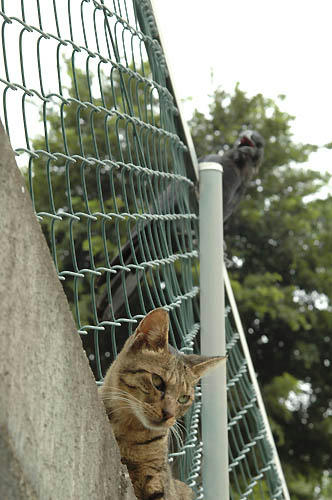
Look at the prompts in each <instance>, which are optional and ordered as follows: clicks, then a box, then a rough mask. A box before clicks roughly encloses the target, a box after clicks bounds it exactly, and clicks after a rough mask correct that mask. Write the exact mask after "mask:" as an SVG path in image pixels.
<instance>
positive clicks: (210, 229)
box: [199, 163, 229, 500]
mask: <svg viewBox="0 0 332 500" xmlns="http://www.w3.org/2000/svg"><path fill="white" fill-rule="evenodd" d="M199 175H200V182H199V185H200V193H199V210H200V218H199V221H200V223H199V228H200V229H199V230H200V301H201V305H200V309H201V352H202V354H204V355H222V356H224V355H225V353H226V342H225V306H224V281H223V262H224V259H223V214H222V166H221V165H219V164H218V163H200V164H199ZM202 437H203V487H204V498H205V500H228V499H229V478H228V435H227V395H226V363H223V364H222V365H221V366H220V367H218V368H217V369H215V370H214V371H212V372H211V374H210V375H207V376H206V377H203V380H202Z"/></svg>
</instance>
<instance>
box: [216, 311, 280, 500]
mask: <svg viewBox="0 0 332 500" xmlns="http://www.w3.org/2000/svg"><path fill="white" fill-rule="evenodd" d="M226 311H227V317H226V342H227V352H228V363H227V403H228V439H229V443H228V445H229V474H230V498H231V500H239V499H245V498H248V499H251V500H258V499H260V500H264V499H270V498H272V499H280V500H281V499H284V498H285V496H284V492H283V487H282V484H281V481H280V478H279V477H278V473H277V470H276V464H275V460H274V457H273V453H272V448H271V445H270V443H269V441H268V437H267V433H266V427H265V424H264V422H263V419H262V415H261V413H260V410H259V408H258V404H257V394H256V391H255V389H254V387H253V385H252V383H251V380H250V376H249V373H248V367H247V362H246V358H245V356H244V353H243V350H242V347H241V342H240V335H239V333H238V332H237V331H236V328H235V325H234V326H233V318H232V311H231V309H230V308H229V307H228V308H227V309H226Z"/></svg>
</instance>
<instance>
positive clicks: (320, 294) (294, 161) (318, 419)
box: [191, 85, 332, 500]
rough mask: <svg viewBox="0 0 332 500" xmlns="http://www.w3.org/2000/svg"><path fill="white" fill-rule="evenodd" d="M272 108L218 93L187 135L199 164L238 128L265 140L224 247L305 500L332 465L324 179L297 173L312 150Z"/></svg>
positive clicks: (272, 412)
mask: <svg viewBox="0 0 332 500" xmlns="http://www.w3.org/2000/svg"><path fill="white" fill-rule="evenodd" d="M281 101H282V99H280V103H276V102H274V101H273V100H271V99H267V98H265V97H264V96H262V95H261V94H258V95H256V96H253V97H248V96H247V95H246V93H245V92H243V91H242V90H241V89H240V88H239V85H237V86H236V87H235V90H234V93H233V94H228V93H226V92H225V91H223V90H222V89H220V88H219V89H217V90H216V91H215V93H214V94H213V96H211V104H210V109H209V114H208V115H204V114H203V113H200V112H199V111H195V113H194V116H193V118H192V120H191V128H192V134H193V138H194V142H195V146H196V149H197V152H198V155H199V156H202V155H206V154H209V153H215V152H218V151H220V150H223V149H225V148H227V147H229V146H231V145H232V143H233V142H234V140H235V139H236V137H237V136H238V134H239V132H240V131H241V129H243V128H247V127H250V128H253V129H256V130H258V131H259V132H260V133H261V134H262V135H263V137H264V138H265V140H266V148H265V160H264V163H263V165H262V167H261V169H260V172H259V175H258V177H257V178H256V179H253V181H252V183H251V186H250V188H249V189H248V191H247V194H246V197H245V199H244V200H243V201H242V203H241V205H240V207H239V209H238V210H237V212H236V213H235V214H233V216H232V217H231V219H230V222H229V224H228V225H227V227H226V228H225V239H226V243H227V254H228V257H229V258H231V259H233V262H234V266H233V267H232V268H231V269H230V276H231V280H232V284H233V287H234V292H235V296H236V299H237V301H238V305H239V309H240V314H241V316H242V321H243V324H244V327H245V328H246V329H247V332H248V342H249V347H250V351H251V355H252V358H253V363H254V366H255V369H256V371H257V373H258V375H259V382H260V384H261V386H262V388H263V395H264V399H265V402H266V407H267V413H268V415H269V418H270V422H271V426H272V430H273V432H274V435H275V438H276V442H277V446H278V449H279V453H280V457H281V462H282V464H283V466H284V468H285V471H286V479H287V482H288V485H289V489H290V494H291V498H292V499H298V500H311V499H312V498H314V492H315V491H316V490H315V487H316V486H317V485H321V484H322V473H323V471H324V470H331V464H332V442H331V423H330V418H331V414H332V396H331V389H330V388H331V385H332V372H331V368H330V362H332V345H331V342H330V335H329V332H331V331H332V305H331V302H330V299H329V297H330V293H331V290H332V254H331V251H330V249H331V248H332V198H331V197H329V198H327V199H325V200H320V199H318V198H317V196H316V195H317V193H318V192H319V189H320V187H321V186H323V185H324V184H325V183H326V181H327V177H326V176H324V175H321V174H319V173H317V172H315V171H312V170H309V169H303V168H301V166H300V163H301V162H304V161H307V160H308V159H309V154H310V153H311V152H314V151H316V150H317V147H316V146H314V145H311V144H296V143H295V142H294V141H293V139H292V133H291V125H292V121H293V120H294V117H293V116H291V115H289V114H287V113H286V112H284V111H282V110H281V109H280V107H279V105H281ZM282 105H283V106H284V103H282ZM317 491H318V490H317ZM317 498H318V497H317ZM321 498H324V497H323V496H322V497H321Z"/></svg>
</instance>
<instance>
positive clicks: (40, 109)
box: [0, 0, 282, 499]
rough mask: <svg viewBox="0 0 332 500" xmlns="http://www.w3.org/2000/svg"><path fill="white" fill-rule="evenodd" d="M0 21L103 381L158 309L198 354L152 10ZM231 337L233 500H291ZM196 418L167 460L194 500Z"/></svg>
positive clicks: (69, 4) (127, 2)
mask: <svg viewBox="0 0 332 500" xmlns="http://www.w3.org/2000/svg"><path fill="white" fill-rule="evenodd" d="M0 24H1V43H2V51H1V56H0V57H1V62H0V68H1V69H0V88H1V95H2V101H3V106H2V113H1V117H2V120H3V122H4V125H5V128H6V131H7V133H8V135H9V138H10V140H11V144H12V146H13V149H14V151H15V152H16V154H17V161H18V164H19V166H20V167H21V168H22V171H23V172H24V175H25V176H26V180H27V183H28V185H29V189H30V194H31V198H32V202H33V206H34V209H35V212H36V215H37V217H38V219H39V220H40V223H41V226H42V229H43V232H44V234H45V237H46V239H47V241H48V243H49V246H50V249H51V252H52V256H53V260H54V264H55V267H56V270H57V272H58V276H59V278H60V280H61V281H62V284H63V287H64V290H65V293H66V295H67V298H68V301H69V304H70V306H71V308H72V312H73V315H74V317H75V319H76V322H77V326H78V332H79V333H80V334H81V337H82V342H83V346H84V348H85V350H86V353H87V356H88V358H89V360H90V364H91V367H92V369H93V371H94V374H95V377H96V380H97V382H98V383H101V382H102V379H103V375H104V374H105V371H106V369H107V367H108V366H109V364H110V362H111V361H112V359H114V358H115V357H116V355H117V352H118V351H119V350H120V349H121V347H122V345H123V343H124V342H125V340H126V338H127V337H128V335H130V334H131V333H132V332H133V330H134V329H135V327H136V325H137V323H138V321H139V320H140V319H141V318H142V317H143V316H144V314H146V312H148V311H149V310H150V309H152V308H154V307H158V306H163V307H165V308H167V309H168V310H169V312H170V318H171V328H170V339H171V342H172V344H173V345H174V346H176V347H177V348H178V349H180V350H182V351H183V352H189V353H190V352H196V351H198V349H199V345H198V343H199V310H198V291H199V290H198V278H197V268H198V253H197V248H198V241H197V240H198V225H197V202H196V198H195V194H194V189H193V187H194V186H193V182H192V181H191V180H190V177H191V176H192V173H191V172H189V171H188V169H186V166H185V159H186V158H185V157H186V154H187V153H186V147H185V145H184V144H183V142H182V141H181V139H180V137H179V134H178V130H177V115H178V111H177V108H176V106H175V105H174V100H173V97H172V95H171V94H170V92H169V91H168V90H167V77H168V75H167V67H166V64H165V60H164V57H163V53H162V50H161V48H160V45H159V43H158V40H157V38H158V33H157V30H156V27H155V24H154V19H153V13H152V10H151V7H150V4H149V2H148V1H147V0H140V1H138V0H137V1H136V0H114V1H111V0H109V1H103V0H100V1H95V0H43V1H42V2H41V1H40V0H29V1H28V0H25V1H24V0H1V12H0ZM227 335H228V340H227V341H228V350H229V352H230V355H229V363H228V373H229V375H228V376H229V382H228V400H229V438H230V479H231V484H232V489H231V491H232V499H239V498H241V499H242V498H282V495H281V493H280V490H279V483H278V481H277V476H276V474H275V472H274V469H273V464H272V463H271V454H270V450H269V447H268V445H267V442H266V439H265V435H264V430H263V429H262V425H261V423H260V419H259V414H258V411H257V409H256V406H255V396H254V394H253V392H252V390H251V386H250V382H249V380H248V378H247V375H246V369H245V360H244V358H243V356H242V354H241V352H240V348H239V345H238V339H237V334H234V333H233V331H232V330H231V328H230V326H229V324H228V326H227ZM200 407H201V402H200V388H197V390H196V402H195V404H194V405H193V407H192V409H191V411H190V412H189V414H188V415H187V416H186V418H185V427H186V429H187V433H186V435H185V437H184V442H183V443H180V444H179V443H177V444H175V447H174V449H173V450H171V453H170V461H171V462H174V469H175V470H176V473H177V475H178V476H179V477H180V478H181V479H183V480H185V481H187V483H188V484H189V485H190V486H191V487H192V488H193V489H194V491H195V493H196V498H197V499H202V498H203V491H202V488H201V486H200V485H201V472H200V471H201V457H202V443H201V442H200V424H199V417H200ZM259 495H260V496H259ZM264 495H265V496H264Z"/></svg>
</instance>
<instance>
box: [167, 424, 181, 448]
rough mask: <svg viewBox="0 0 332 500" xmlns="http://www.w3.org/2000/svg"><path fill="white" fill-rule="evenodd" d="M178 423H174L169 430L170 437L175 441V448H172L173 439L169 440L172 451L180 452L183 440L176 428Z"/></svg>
mask: <svg viewBox="0 0 332 500" xmlns="http://www.w3.org/2000/svg"><path fill="white" fill-rule="evenodd" d="M177 424H178V422H176V423H175V424H174V425H173V427H171V428H170V431H171V432H170V436H171V437H172V438H174V439H175V443H176V446H174V441H173V439H172V440H171V442H172V445H173V446H174V450H176V449H177V450H180V449H181V448H182V447H183V439H182V436H181V433H180V430H179V428H178V425H177Z"/></svg>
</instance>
